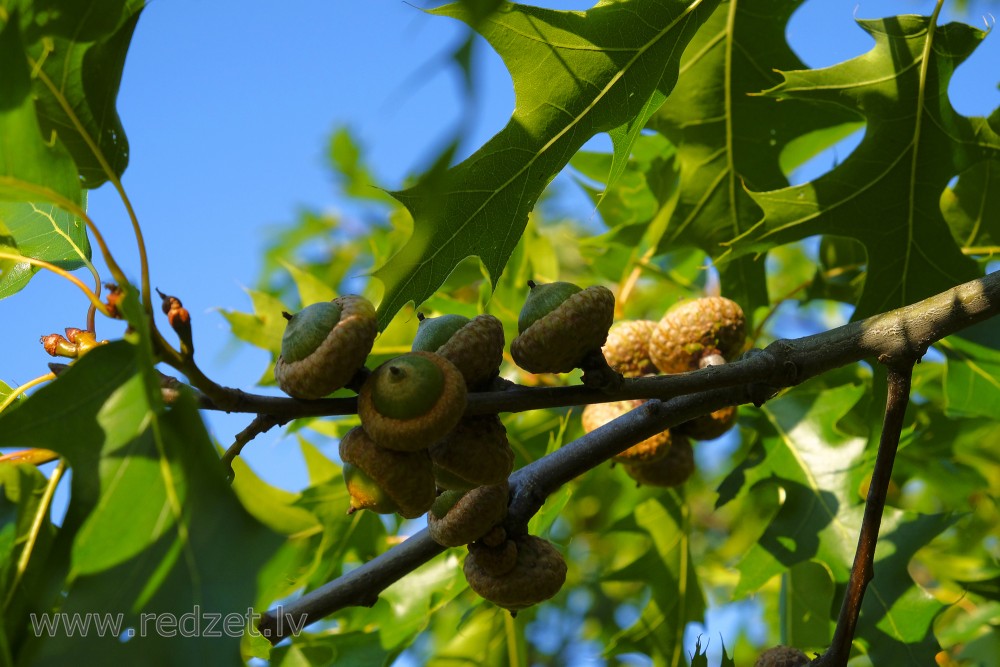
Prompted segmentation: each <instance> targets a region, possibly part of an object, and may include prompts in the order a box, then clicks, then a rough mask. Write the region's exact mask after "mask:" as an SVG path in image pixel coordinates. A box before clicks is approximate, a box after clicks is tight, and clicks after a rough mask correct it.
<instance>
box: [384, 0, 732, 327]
mask: <svg viewBox="0 0 1000 667" xmlns="http://www.w3.org/2000/svg"><path fill="white" fill-rule="evenodd" d="M716 4H717V0H694V1H693V2H680V1H678V0H623V1H621V2H614V3H599V4H598V5H596V6H595V7H593V8H591V9H589V10H588V11H586V12H569V11H553V10H547V9H539V8H535V7H530V6H524V5H516V4H510V3H505V4H503V5H501V7H500V9H499V10H498V11H497V12H496V13H495V14H492V15H490V16H489V17H488V18H486V19H485V20H483V21H482V22H481V23H479V24H478V25H477V26H476V29H477V30H478V31H479V33H480V34H482V36H483V37H485V38H486V40H487V41H488V42H490V44H491V45H492V46H493V48H494V49H496V50H497V52H498V53H499V54H500V56H501V57H502V58H503V60H504V63H505V64H506V65H507V68H508V70H509V71H510V74H511V77H512V79H513V81H514V91H515V94H516V100H517V101H516V105H515V109H514V114H513V116H512V118H511V120H510V122H509V123H508V124H507V126H506V127H505V128H504V129H503V130H501V131H500V132H499V133H498V134H497V135H496V136H494V137H493V138H492V139H490V140H489V141H488V142H487V143H486V144H485V145H484V146H483V147H482V148H480V149H479V150H478V151H476V153H474V154H473V155H472V156H470V157H469V158H468V159H466V160H465V161H463V162H461V163H460V164H458V165H456V166H454V167H451V168H449V169H447V170H435V171H433V172H432V173H431V175H430V176H429V177H428V178H425V179H424V180H423V181H422V182H420V183H418V184H417V185H415V186H414V187H412V188H409V189H407V190H404V191H401V192H396V193H393V194H394V196H395V197H396V198H397V199H399V201H401V202H402V203H403V204H404V205H405V206H406V207H407V208H408V209H409V210H410V213H411V214H412V215H413V234H412V235H411V237H410V239H409V241H407V243H406V244H405V245H404V246H403V248H402V249H401V250H400V251H399V253H397V254H396V255H395V256H393V257H392V258H391V259H390V260H389V262H388V263H386V264H385V265H384V266H382V267H381V268H380V269H378V270H377V271H376V272H375V274H374V275H375V277H377V278H379V279H380V280H382V281H383V282H384V283H385V284H386V294H385V298H384V299H383V301H382V303H381V304H380V306H379V325H380V327H382V328H384V327H385V325H386V324H387V323H388V322H389V320H390V319H392V316H393V315H394V314H395V313H396V312H397V311H398V310H399V309H400V308H401V307H402V306H403V305H404V304H405V303H407V302H409V301H414V302H416V303H418V304H419V303H421V302H423V301H424V300H425V299H427V298H428V297H429V296H430V295H431V294H433V293H434V291H435V290H436V289H437V288H438V287H439V286H440V285H441V284H442V283H443V282H444V281H445V279H446V278H447V277H448V275H449V274H450V273H451V271H452V269H454V267H455V266H457V265H458V264H459V262H461V261H462V260H463V259H465V258H466V257H468V256H470V255H477V256H479V257H480V259H482V261H483V265H484V266H485V267H486V270H487V271H488V272H489V274H490V277H491V280H492V282H493V285H494V286H495V285H496V283H497V281H498V279H499V277H500V274H501V272H502V270H503V267H504V266H505V265H506V263H507V260H508V259H509V258H510V256H511V253H512V252H513V250H514V247H515V246H516V245H517V241H518V239H519V238H520V236H521V233H522V232H523V231H524V228H525V225H526V223H527V216H528V212H529V211H531V209H532V208H533V207H534V205H535V202H536V201H537V199H538V197H539V195H541V193H542V190H543V189H544V188H545V186H546V185H548V183H549V181H551V180H552V178H553V177H554V176H555V175H556V174H557V173H558V172H559V171H560V170H561V169H562V168H563V167H564V166H565V165H566V163H567V162H568V161H569V159H570V158H571V157H572V156H573V155H574V154H575V153H576V151H577V150H578V149H579V148H580V147H581V146H582V145H583V144H584V143H585V142H586V141H587V140H588V139H589V138H590V137H592V136H593V135H594V134H596V133H598V132H607V131H610V130H613V129H615V128H619V127H621V126H623V125H624V124H626V123H629V122H631V121H632V120H633V119H635V118H636V117H639V116H641V115H643V114H645V113H646V112H647V111H648V109H649V108H650V105H651V104H654V103H655V98H656V97H657V96H659V95H664V94H666V93H667V92H669V91H670V89H671V88H672V87H673V85H674V82H675V80H676V77H677V67H678V61H679V58H680V53H681V51H682V49H683V47H684V45H685V44H686V43H687V42H688V41H689V40H690V39H691V38H692V36H693V35H694V33H695V31H697V29H698V27H699V26H700V24H701V23H702V22H703V21H704V20H705V18H706V17H707V16H708V14H709V13H710V12H711V10H712V9H713V8H714V7H715V5H716ZM432 13H435V14H438V15H443V16H452V17H454V18H458V19H461V20H463V21H465V22H468V23H471V22H472V21H473V18H474V17H473V15H472V14H471V13H470V12H469V11H468V9H467V8H465V7H463V6H461V5H449V6H447V7H443V8H441V9H437V10H433V12H432Z"/></svg>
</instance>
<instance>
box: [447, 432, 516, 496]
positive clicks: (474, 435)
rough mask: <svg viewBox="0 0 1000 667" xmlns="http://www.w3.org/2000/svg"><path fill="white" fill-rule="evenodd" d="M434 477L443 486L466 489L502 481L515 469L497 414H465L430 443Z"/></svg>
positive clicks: (505, 435) (512, 453) (511, 451)
mask: <svg viewBox="0 0 1000 667" xmlns="http://www.w3.org/2000/svg"><path fill="white" fill-rule="evenodd" d="M430 453H431V461H432V462H433V464H434V478H435V479H436V480H437V484H438V486H439V487H440V488H442V489H456V490H460V491H465V490H468V489H473V488H475V487H477V486H489V485H491V484H499V483H500V482H501V481H503V480H506V479H507V477H509V476H510V473H511V472H512V471H513V470H514V450H513V449H511V447H510V443H509V442H508V441H507V429H506V428H505V427H504V425H503V422H501V421H500V418H499V417H497V416H496V415H474V416H469V417H463V418H462V419H460V420H459V422H458V424H457V425H456V426H455V428H454V429H452V430H451V431H450V432H449V433H448V435H446V436H445V437H443V438H441V439H440V440H438V441H437V442H435V443H434V444H433V445H431V447H430Z"/></svg>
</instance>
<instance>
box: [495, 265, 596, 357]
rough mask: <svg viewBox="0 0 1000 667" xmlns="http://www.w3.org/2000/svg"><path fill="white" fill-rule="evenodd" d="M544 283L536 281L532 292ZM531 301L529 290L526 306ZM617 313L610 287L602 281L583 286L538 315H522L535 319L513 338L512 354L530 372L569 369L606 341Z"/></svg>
mask: <svg viewBox="0 0 1000 667" xmlns="http://www.w3.org/2000/svg"><path fill="white" fill-rule="evenodd" d="M550 284H555V283H550ZM544 287H545V286H544V285H537V286H535V287H534V288H532V293H534V292H535V291H536V290H539V289H542V288H544ZM532 301H533V299H532V295H531V294H529V295H528V300H527V301H526V302H525V305H524V309H525V310H527V309H529V308H530V307H531V305H532ZM546 305H548V304H547V303H546ZM522 313H524V310H522ZM614 315H615V297H614V295H613V294H612V293H611V290H609V289H608V288H606V287H603V286H601V285H594V286H592V287H588V288H587V289H585V290H580V291H579V292H576V293H573V294H571V295H570V296H569V297H568V298H566V299H565V300H564V301H562V302H561V303H559V305H558V306H556V307H555V308H554V309H553V310H551V311H550V312H548V313H547V314H545V315H543V316H541V317H538V318H537V319H534V320H532V318H524V317H522V319H524V320H525V321H531V322H532V323H531V324H530V326H528V327H527V328H526V329H524V330H523V331H522V332H521V334H520V335H519V336H518V337H517V338H515V339H514V340H513V342H511V344H510V353H511V356H513V358H514V362H515V363H516V364H517V365H518V366H520V367H521V368H523V369H524V370H526V371H528V372H530V373H568V372H569V371H571V370H573V369H574V368H576V367H577V365H578V364H579V363H580V361H581V360H582V359H583V357H584V356H586V355H587V354H588V353H589V352H593V351H598V350H600V348H601V346H602V345H604V342H605V341H606V340H607V337H608V329H609V328H610V327H611V323H612V321H613V320H614ZM519 323H520V320H519ZM519 328H520V327H519Z"/></svg>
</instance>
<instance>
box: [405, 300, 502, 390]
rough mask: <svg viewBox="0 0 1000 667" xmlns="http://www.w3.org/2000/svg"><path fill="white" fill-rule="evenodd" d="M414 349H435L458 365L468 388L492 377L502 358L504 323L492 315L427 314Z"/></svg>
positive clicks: (414, 340) (430, 350) (414, 343)
mask: <svg viewBox="0 0 1000 667" xmlns="http://www.w3.org/2000/svg"><path fill="white" fill-rule="evenodd" d="M418 317H419V318H420V325H419V326H418V327H417V335H416V337H415V338H414V339H413V348H412V349H413V350H414V351H423V352H436V353H437V354H440V355H441V356H442V357H444V358H445V359H447V360H448V361H450V362H451V363H453V364H455V367H456V368H458V370H459V371H461V373H462V376H463V377H464V378H465V384H466V386H467V387H468V388H469V389H472V388H475V387H478V386H481V385H484V384H485V383H487V382H489V381H490V380H492V379H493V377H494V376H495V375H496V374H497V373H498V372H499V370H500V362H501V361H503V345H504V339H503V324H501V322H500V320H498V319H497V318H495V317H493V316H492V315H477V316H475V317H474V318H472V319H471V320H470V319H469V318H467V317H463V316H461V315H441V316H440V317H424V316H423V315H418Z"/></svg>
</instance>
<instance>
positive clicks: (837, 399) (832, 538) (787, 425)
mask: <svg viewBox="0 0 1000 667" xmlns="http://www.w3.org/2000/svg"><path fill="white" fill-rule="evenodd" d="M811 384H812V383H810V384H807V385H804V386H803V387H802V388H800V389H799V390H796V391H795V392H790V393H788V394H785V395H784V396H781V397H780V398H777V399H775V400H773V401H771V402H769V403H768V404H767V406H766V407H765V408H764V409H763V410H762V411H761V412H760V413H754V412H753V411H750V410H747V414H746V415H741V420H742V419H746V422H747V424H748V425H749V426H750V427H751V428H752V429H753V430H754V431H755V432H756V433H757V434H758V435H759V437H760V442H761V445H762V446H763V449H764V455H763V457H751V459H748V462H747V464H746V465H744V466H743V467H742V468H741V469H738V470H737V471H734V473H732V475H731V477H742V478H743V484H742V491H741V493H743V494H745V493H748V492H749V490H750V487H752V486H754V485H760V484H777V485H778V486H780V487H781V489H782V490H783V491H784V499H783V501H782V503H781V507H780V509H779V510H778V512H777V513H776V514H775V515H774V516H773V518H772V519H771V522H770V524H769V525H768V526H767V528H766V529H765V530H764V532H763V534H762V535H761V537H760V539H759V541H758V542H757V543H755V544H754V545H753V546H752V547H751V548H750V549H749V550H748V551H747V552H746V554H745V555H744V556H743V557H742V559H741V560H740V562H739V563H738V565H737V569H738V570H739V572H740V581H739V584H738V585H737V587H736V590H735V591H734V592H733V595H734V597H740V596H743V595H746V594H748V593H751V592H753V591H755V590H757V589H759V588H760V587H761V586H763V585H764V584H765V583H766V582H767V581H769V580H770V579H771V578H772V577H773V576H775V575H778V574H786V573H789V572H790V573H791V574H792V576H795V574H796V573H797V572H800V570H801V565H802V564H803V563H807V562H809V561H817V562H820V563H822V564H823V565H824V566H825V567H826V568H827V569H828V570H829V574H830V576H831V577H832V579H833V581H834V582H835V583H836V584H837V585H838V586H843V585H844V584H845V583H846V582H847V579H848V576H849V573H850V568H851V565H852V563H853V561H854V554H855V549H856V546H857V540H858V533H859V530H860V527H861V520H862V515H863V512H864V506H863V505H862V504H859V502H858V500H857V496H856V495H855V489H856V484H855V482H854V480H855V478H856V476H855V474H854V470H855V468H856V467H857V466H858V465H859V464H863V463H864V462H865V460H866V458H865V446H866V438H864V437H862V436H860V435H852V434H850V433H849V432H847V431H846V430H845V428H844V424H845V418H846V417H847V416H848V414H849V413H850V412H851V411H852V409H854V407H855V405H856V404H857V403H858V402H859V401H860V400H862V398H863V397H864V394H865V392H866V388H865V386H864V385H861V384H859V385H851V384H848V385H842V386H839V387H834V388H831V389H822V388H820V389H817V387H816V386H811ZM727 481H728V480H727ZM742 497H743V499H744V500H746V495H742ZM951 523H953V520H952V519H950V518H947V517H939V516H937V517H928V516H925V515H917V514H914V513H912V512H903V511H901V510H897V509H894V508H891V507H890V508H886V510H885V512H884V514H883V518H882V528H881V534H882V536H883V537H882V540H880V542H879V549H878V550H877V552H876V562H875V579H874V580H873V581H872V582H871V583H870V584H869V585H868V588H867V592H866V594H865V608H866V609H868V610H869V611H868V612H867V613H868V614H869V619H868V621H867V622H868V624H869V625H873V626H877V629H876V630H873V631H872V632H871V633H870V634H866V633H865V632H863V631H859V633H858V634H859V636H865V637H867V638H868V639H869V642H870V649H871V650H872V651H875V650H878V651H879V652H880V654H881V655H883V659H884V661H885V662H883V663H880V662H879V661H878V660H876V661H875V664H889V663H891V664H896V663H895V662H893V661H892V660H891V659H887V658H884V656H886V655H889V654H891V653H892V651H894V650H895V651H901V650H904V651H905V652H906V653H904V655H905V654H911V655H914V654H915V655H919V656H920V658H918V659H915V660H914V661H912V662H906V663H899V664H913V665H919V664H929V660H930V659H931V658H932V657H933V654H934V651H935V650H937V649H934V648H933V647H932V645H931V644H932V643H933V635H932V634H928V633H929V623H930V620H931V619H933V617H934V615H936V614H937V612H938V611H940V609H941V608H942V607H943V605H941V603H939V602H937V601H936V600H934V599H933V598H931V596H930V595H928V594H927V593H926V592H925V591H923V590H922V589H921V588H919V587H918V586H917V585H916V584H915V583H914V581H913V579H912V578H911V577H910V576H909V574H908V571H907V563H908V562H909V560H910V559H911V558H912V556H913V553H914V552H915V551H916V550H917V549H918V548H920V547H921V546H923V545H925V544H927V543H929V542H930V541H931V540H932V539H934V537H935V536H936V535H937V534H938V533H940V532H941V531H943V530H944V529H945V528H947V527H948V526H949V525H951ZM883 540H884V541H885V544H883ZM907 605H912V607H908V606H907ZM834 606H836V605H834ZM825 608H826V609H828V610H830V605H829V604H827V605H825ZM805 629H806V628H799V630H805ZM808 634H809V636H810V637H811V638H812V639H813V640H816V639H818V638H820V637H821V634H822V629H821V628H820V627H818V626H815V627H813V628H811V629H810V630H809V633H808ZM903 645H907V646H906V648H904V646H903ZM876 647H877V648H876ZM921 660H924V662H921Z"/></svg>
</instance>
